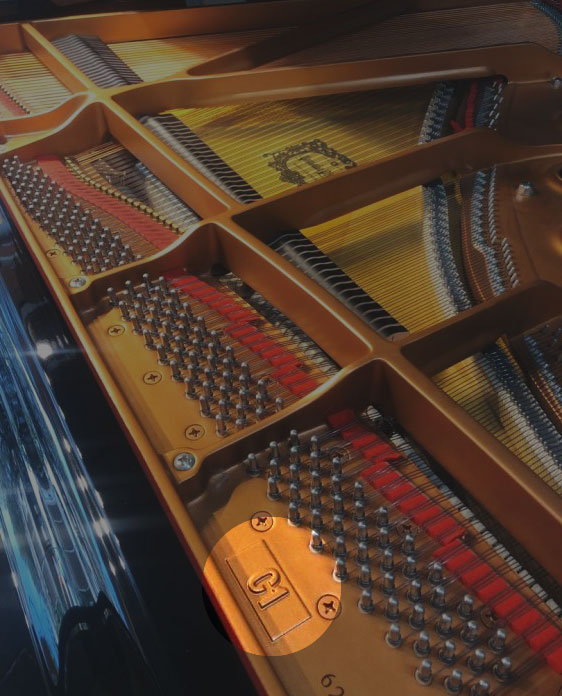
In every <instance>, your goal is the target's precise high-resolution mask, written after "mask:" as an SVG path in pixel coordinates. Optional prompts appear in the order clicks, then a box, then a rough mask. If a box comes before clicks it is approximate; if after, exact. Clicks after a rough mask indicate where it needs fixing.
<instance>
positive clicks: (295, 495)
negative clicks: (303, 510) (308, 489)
mask: <svg viewBox="0 0 562 696" xmlns="http://www.w3.org/2000/svg"><path fill="white" fill-rule="evenodd" d="M289 499H290V500H291V502H293V503H297V504H300V503H301V500H302V499H301V494H300V486H299V484H298V483H291V484H290V485H289Z"/></svg>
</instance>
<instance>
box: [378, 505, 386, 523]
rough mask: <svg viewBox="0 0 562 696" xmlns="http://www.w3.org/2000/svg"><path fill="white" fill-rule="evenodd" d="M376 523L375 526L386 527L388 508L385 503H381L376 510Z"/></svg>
mask: <svg viewBox="0 0 562 696" xmlns="http://www.w3.org/2000/svg"><path fill="white" fill-rule="evenodd" d="M376 524H377V527H388V508H387V507H386V506H385V505H381V506H380V508H379V509H378V510H377V513H376Z"/></svg>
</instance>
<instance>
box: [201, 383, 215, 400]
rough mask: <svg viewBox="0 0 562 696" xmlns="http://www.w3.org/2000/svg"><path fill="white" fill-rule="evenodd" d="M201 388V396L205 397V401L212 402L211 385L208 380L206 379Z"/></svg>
mask: <svg viewBox="0 0 562 696" xmlns="http://www.w3.org/2000/svg"><path fill="white" fill-rule="evenodd" d="M201 386H202V387H203V394H204V395H205V398H206V399H207V401H212V400H213V383H212V382H210V381H209V380H208V379H206V380H205V381H204V382H203V384H202V385H201Z"/></svg>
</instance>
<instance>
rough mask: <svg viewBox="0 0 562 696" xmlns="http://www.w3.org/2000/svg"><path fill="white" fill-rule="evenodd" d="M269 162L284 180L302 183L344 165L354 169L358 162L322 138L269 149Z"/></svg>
mask: <svg viewBox="0 0 562 696" xmlns="http://www.w3.org/2000/svg"><path fill="white" fill-rule="evenodd" d="M264 157H270V158H271V161H270V162H268V164H269V166H270V167H272V168H273V169H276V170H277V171H278V172H280V173H281V176H280V179H281V181H285V182H287V183H289V184H294V185H295V186H302V185H303V184H308V183H310V182H311V181H316V180H318V179H323V178H324V177H326V176H329V175H330V174H335V173H337V172H340V171H344V170H345V169H353V167H356V166H357V163H356V162H354V161H353V160H352V159H350V158H349V157H347V156H346V155H342V153H341V152H338V151H337V150H334V148H332V147H330V146H329V145H328V144H327V143H325V142H324V141H323V140H310V141H308V142H304V143H300V144H299V145H290V146H289V147H287V148H285V149H284V150H279V151H278V152H266V153H265V154H264Z"/></svg>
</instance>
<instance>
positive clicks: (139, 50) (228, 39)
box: [108, 29, 282, 82]
mask: <svg viewBox="0 0 562 696" xmlns="http://www.w3.org/2000/svg"><path fill="white" fill-rule="evenodd" d="M280 31H282V30H281V29H253V30H251V31H239V32H231V33H225V34H203V35H201V36H174V37H172V38H167V39H145V40H142V41H121V42H118V43H110V44H108V46H109V48H111V50H112V51H113V52H114V53H115V54H116V55H117V56H119V58H121V60H122V61H123V62H125V63H126V64H127V65H128V66H129V67H130V68H132V70H134V71H135V73H136V74H137V75H138V76H139V77H140V78H141V79H142V80H143V81H145V82H148V81H150V80H161V79H163V78H165V77H168V76H169V75H173V74H174V73H177V72H180V71H181V70H187V69H188V68H190V67H192V66H193V65H197V64H198V63H202V62H203V61H206V60H210V59H211V58H214V57H216V56H219V55H221V54H222V53H227V52H228V51H233V50H235V49H239V48H243V47H244V46H247V45H248V44H252V43H256V42H257V41H263V40H264V39H268V38H269V37H271V36H274V35H275V34H278V33H279V32H280Z"/></svg>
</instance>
